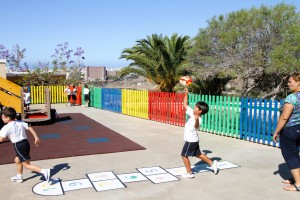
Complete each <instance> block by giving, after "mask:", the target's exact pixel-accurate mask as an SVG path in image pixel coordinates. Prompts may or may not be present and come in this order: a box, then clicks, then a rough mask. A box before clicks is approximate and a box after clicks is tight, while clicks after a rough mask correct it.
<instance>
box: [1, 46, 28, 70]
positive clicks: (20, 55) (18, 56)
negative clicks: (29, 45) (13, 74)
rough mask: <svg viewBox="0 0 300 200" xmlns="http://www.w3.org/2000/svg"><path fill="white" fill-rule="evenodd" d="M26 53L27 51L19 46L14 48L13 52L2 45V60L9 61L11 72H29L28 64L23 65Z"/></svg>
mask: <svg viewBox="0 0 300 200" xmlns="http://www.w3.org/2000/svg"><path fill="white" fill-rule="evenodd" d="M25 51H26V49H21V48H20V46H19V45H18V44H16V45H15V46H13V47H12V50H11V51H9V50H8V49H6V48H5V46H4V45H2V44H0V58H1V59H5V60H6V61H7V63H8V65H9V69H10V70H11V71H17V72H24V71H28V67H29V66H28V64H27V63H26V62H24V63H23V64H21V61H22V60H23V59H24V58H25Z"/></svg>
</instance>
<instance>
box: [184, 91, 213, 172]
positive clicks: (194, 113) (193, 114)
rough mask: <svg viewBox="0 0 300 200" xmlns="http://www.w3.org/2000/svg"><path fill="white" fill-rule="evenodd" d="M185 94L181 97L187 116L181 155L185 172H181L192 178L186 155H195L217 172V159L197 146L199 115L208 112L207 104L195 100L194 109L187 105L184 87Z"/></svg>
mask: <svg viewBox="0 0 300 200" xmlns="http://www.w3.org/2000/svg"><path fill="white" fill-rule="evenodd" d="M184 92H185V96H184V99H183V106H184V108H185V109H186V114H187V115H188V116H189V118H188V120H187V121H186V123H185V126H184V140H185V143H184V146H183V148H182V152H181V156H182V160H183V163H184V166H185V168H186V173H184V174H182V175H181V177H183V178H194V177H195V176H194V174H193V171H192V169H191V163H190V160H189V158H188V157H190V156H195V157H197V158H200V159H201V160H203V161H204V162H206V163H207V164H209V165H210V166H211V168H212V169H213V171H214V173H215V174H217V173H218V163H217V161H216V160H215V161H212V160H211V159H210V158H208V157H207V156H206V155H204V154H202V153H201V151H200V147H199V137H198V132H197V130H198V129H199V127H200V125H201V116H202V115H204V114H206V113H207V112H208V109H209V107H208V105H207V103H205V102H201V101H199V102H197V103H196V105H195V108H194V110H193V109H192V108H191V107H189V106H188V89H187V88H185V89H184Z"/></svg>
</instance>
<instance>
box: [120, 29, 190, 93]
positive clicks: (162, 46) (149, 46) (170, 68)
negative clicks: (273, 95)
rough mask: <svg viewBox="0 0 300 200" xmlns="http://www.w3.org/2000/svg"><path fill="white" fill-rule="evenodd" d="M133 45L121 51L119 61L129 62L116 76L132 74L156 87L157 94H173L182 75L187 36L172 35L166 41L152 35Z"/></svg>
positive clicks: (187, 43) (164, 38)
mask: <svg viewBox="0 0 300 200" xmlns="http://www.w3.org/2000/svg"><path fill="white" fill-rule="evenodd" d="M136 43H137V44H136V45H135V46H133V47H132V48H127V49H125V50H124V51H123V52H122V55H121V57H120V58H125V59H127V60H132V61H133V62H132V63H130V65H129V66H128V67H126V68H123V69H122V70H121V71H120V72H119V76H120V77H122V76H124V75H127V74H129V73H136V74H138V75H141V76H143V77H145V78H147V80H148V81H150V82H154V83H155V84H157V85H158V88H159V90H161V91H165V92H171V91H173V88H174V86H175V85H176V84H177V83H178V80H179V78H180V76H182V75H186V74H185V73H186V71H185V70H184V67H183V65H184V63H185V61H186V56H187V49H188V48H189V37H188V36H178V35H177V34H173V35H172V36H171V38H168V37H167V36H165V37H163V36H162V35H157V34H153V35H152V36H147V39H142V40H138V41H136Z"/></svg>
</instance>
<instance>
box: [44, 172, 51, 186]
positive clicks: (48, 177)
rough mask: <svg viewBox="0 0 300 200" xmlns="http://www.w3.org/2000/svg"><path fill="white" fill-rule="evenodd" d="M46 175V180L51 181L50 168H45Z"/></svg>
mask: <svg viewBox="0 0 300 200" xmlns="http://www.w3.org/2000/svg"><path fill="white" fill-rule="evenodd" d="M44 177H45V179H46V181H47V182H48V183H49V181H50V169H45V173H44Z"/></svg>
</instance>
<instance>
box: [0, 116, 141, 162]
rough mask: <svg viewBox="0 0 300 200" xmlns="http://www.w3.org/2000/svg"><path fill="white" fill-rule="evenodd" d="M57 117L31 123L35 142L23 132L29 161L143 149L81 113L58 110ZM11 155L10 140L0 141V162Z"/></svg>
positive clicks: (12, 150)
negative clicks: (37, 142)
mask: <svg viewBox="0 0 300 200" xmlns="http://www.w3.org/2000/svg"><path fill="white" fill-rule="evenodd" d="M59 117H60V119H59V121H58V122H56V123H55V124H51V125H44V126H33V128H34V129H35V130H36V132H37V134H38V135H39V137H40V139H41V140H42V144H40V145H39V146H37V147H36V146H35V145H34V141H33V137H32V135H31V134H30V133H29V132H28V133H27V136H28V140H29V142H30V145H31V151H30V156H31V160H32V161H33V160H44V159H52V158H64V157H73V156H83V155H93V154H105V153H115V152H124V151H135V150H144V149H145V148H144V147H142V146H140V145H139V144H137V143H135V142H133V141H131V140H129V139H128V138H126V137H124V136H122V135H120V134H119V133H117V132H115V131H113V130H111V129H109V128H107V127H105V126H103V125H102V124H100V123H98V122H96V121H94V120H93V119H90V118H89V117H87V116H85V115H83V114H81V113H68V114H59ZM14 157H15V151H14V149H13V144H12V143H11V142H10V141H9V142H3V143H1V144H0V164H8V163H14Z"/></svg>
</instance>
